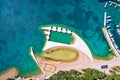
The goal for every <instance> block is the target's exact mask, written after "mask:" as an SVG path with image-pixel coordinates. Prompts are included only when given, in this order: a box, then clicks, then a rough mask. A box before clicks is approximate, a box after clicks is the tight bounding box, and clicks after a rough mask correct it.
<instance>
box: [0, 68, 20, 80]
mask: <svg viewBox="0 0 120 80" xmlns="http://www.w3.org/2000/svg"><path fill="white" fill-rule="evenodd" d="M17 74H18V71H17V69H16V68H10V69H8V70H7V71H5V72H4V73H3V74H1V75H0V80H7V79H8V78H13V77H15V76H16V75H17Z"/></svg>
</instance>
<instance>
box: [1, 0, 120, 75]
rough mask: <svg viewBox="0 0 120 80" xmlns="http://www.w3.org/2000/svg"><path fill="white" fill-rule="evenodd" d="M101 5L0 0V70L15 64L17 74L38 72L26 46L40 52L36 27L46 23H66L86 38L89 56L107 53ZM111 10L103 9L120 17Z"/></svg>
mask: <svg viewBox="0 0 120 80" xmlns="http://www.w3.org/2000/svg"><path fill="white" fill-rule="evenodd" d="M104 4H105V3H104V2H99V1H98V0H0V72H3V71H5V70H7V69H8V68H10V67H17V68H18V69H19V76H23V75H27V74H28V73H29V74H30V73H37V72H39V71H40V69H39V68H38V66H37V65H36V64H35V62H34V60H33V59H32V58H31V56H30V55H29V48H30V46H33V47H34V51H35V53H41V51H42V48H43V46H44V43H45V37H44V34H43V32H42V30H40V29H39V27H40V26H42V25H48V24H62V25H67V26H68V27H69V28H71V29H72V30H74V31H75V32H76V33H77V34H78V35H80V36H81V37H82V38H83V39H84V40H85V41H86V43H87V44H88V45H89V47H90V49H91V51H92V52H93V55H97V56H100V57H105V56H107V55H108V53H109V52H108V50H109V46H108V45H107V43H106V40H105V38H104V36H103V33H102V27H103V15H104V11H106V10H105V9H104ZM111 10H114V9H112V8H109V7H108V8H107V12H108V13H109V14H110V15H114V16H117V17H120V12H119V11H116V12H112V11H111ZM117 17H116V18H117ZM116 21H119V22H120V18H119V20H118V18H117V19H115V21H114V22H116ZM118 37H119V40H120V36H118Z"/></svg>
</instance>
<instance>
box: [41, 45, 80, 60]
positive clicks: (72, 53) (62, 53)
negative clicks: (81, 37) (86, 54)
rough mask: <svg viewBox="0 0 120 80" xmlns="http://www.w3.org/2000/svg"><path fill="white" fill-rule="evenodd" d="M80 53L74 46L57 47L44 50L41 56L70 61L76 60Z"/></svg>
mask: <svg viewBox="0 0 120 80" xmlns="http://www.w3.org/2000/svg"><path fill="white" fill-rule="evenodd" d="M78 55H79V54H78V52H77V51H76V50H74V49H72V48H69V47H57V48H51V49H48V50H46V51H44V52H43V53H42V54H41V57H42V58H45V59H49V60H54V61H62V62H70V61H74V60H76V59H77V58H78Z"/></svg>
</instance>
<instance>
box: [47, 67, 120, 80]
mask: <svg viewBox="0 0 120 80" xmlns="http://www.w3.org/2000/svg"><path fill="white" fill-rule="evenodd" d="M46 80H120V74H110V75H107V74H105V73H103V72H101V71H99V70H96V69H91V68H86V69H82V72H79V71H77V70H70V71H59V72H58V73H56V74H54V75H53V76H51V77H50V78H49V79H46Z"/></svg>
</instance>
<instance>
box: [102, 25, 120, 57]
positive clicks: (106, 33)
mask: <svg viewBox="0 0 120 80" xmlns="http://www.w3.org/2000/svg"><path fill="white" fill-rule="evenodd" d="M102 31H103V34H104V36H105V38H106V40H107V42H108V45H109V46H110V48H111V49H112V51H113V53H114V54H115V55H116V56H120V55H119V53H118V51H117V50H116V48H115V46H114V44H113V43H112V41H111V39H110V36H109V34H108V32H107V29H106V28H105V27H103V28H102Z"/></svg>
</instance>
